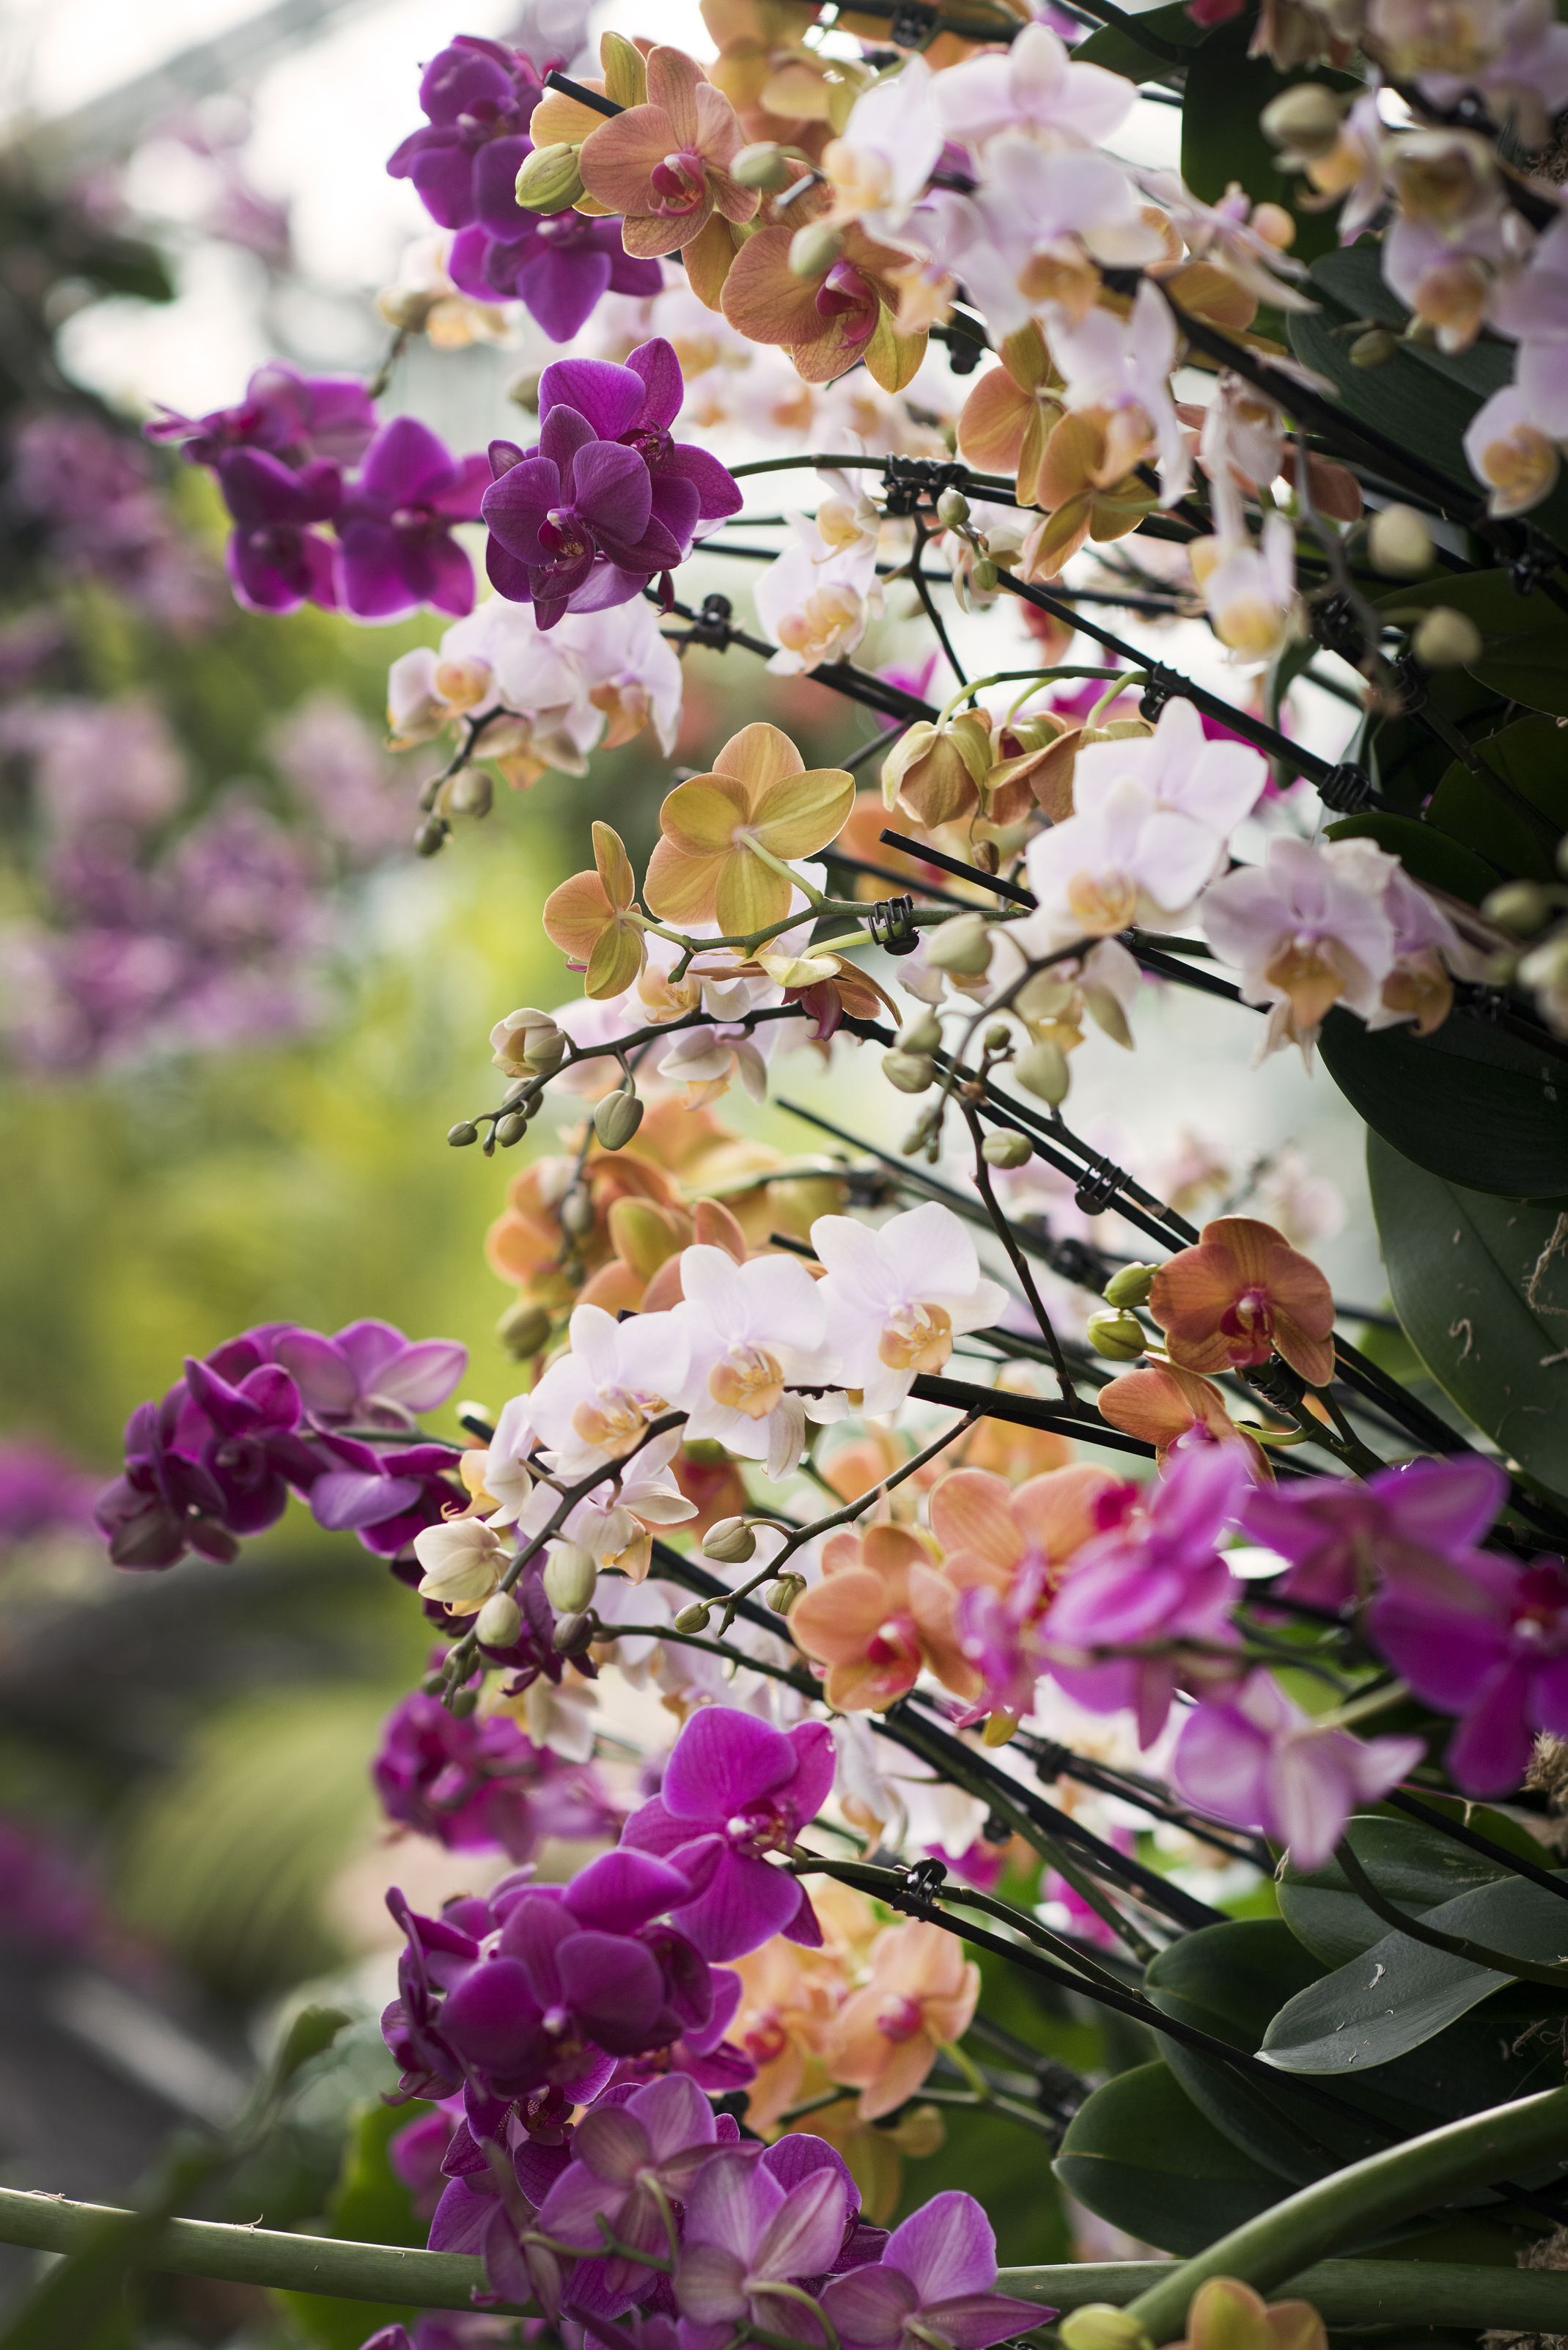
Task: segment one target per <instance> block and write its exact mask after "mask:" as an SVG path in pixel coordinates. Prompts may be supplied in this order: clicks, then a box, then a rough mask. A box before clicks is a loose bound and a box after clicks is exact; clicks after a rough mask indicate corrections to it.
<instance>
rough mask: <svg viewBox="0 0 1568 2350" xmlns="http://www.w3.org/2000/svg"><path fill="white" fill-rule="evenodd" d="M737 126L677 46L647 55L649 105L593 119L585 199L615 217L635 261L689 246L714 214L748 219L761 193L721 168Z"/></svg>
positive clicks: (738, 142) (739, 137)
mask: <svg viewBox="0 0 1568 2350" xmlns="http://www.w3.org/2000/svg"><path fill="white" fill-rule="evenodd" d="M743 144H744V133H743V132H742V129H741V125H740V122H739V120H738V119H737V117H736V114H735V109H734V108H733V107H732V105H731V103H730V101H729V99H727V98H726V97H725V96H724V94H723V92H722V90H718V89H715V88H713V85H712V83H711V81H709V79H708V78H707V77H706V75H705V74H704V73H703V71H702V68H701V66H699V65H698V64H696V62H695V61H694V60H693V59H692V58H691V57H687V56H686V54H685V52H684V51H683V50H681V49H667V48H658V49H654V50H652V51H651V52H650V54H649V59H648V102H647V104H646V105H643V106H630V107H628V108H627V109H626V111H625V113H624V114H618V115H617V116H616V117H615V119H614V120H613V121H610V122H601V123H600V124H599V126H598V128H597V130H595V131H594V132H593V134H592V135H591V137H589V138H588V139H587V140H585V142H584V145H583V150H582V153H581V155H580V157H579V158H578V169H579V170H580V171H581V172H582V175H583V185H584V187H585V188H586V189H587V192H588V193H589V195H590V196H593V197H595V198H596V199H597V202H598V203H601V204H603V205H604V206H606V208H607V210H608V211H610V212H613V213H621V214H622V216H623V218H622V226H621V243H622V244H624V246H625V247H626V250H627V251H628V253H629V254H634V255H638V256H639V258H642V259H644V260H647V259H650V258H652V256H653V255H656V254H661V253H679V252H680V251H681V250H683V248H684V247H686V246H687V245H690V244H694V243H695V241H696V239H697V238H698V237H699V236H701V234H702V231H703V230H704V229H705V228H706V227H707V225H708V223H709V222H710V220H711V218H712V216H713V214H714V213H715V212H717V213H720V214H721V215H722V218H723V219H725V220H728V221H749V220H750V219H751V218H752V217H753V214H754V213H755V212H756V209H757V205H758V203H760V201H761V199H760V198H759V196H758V194H757V192H756V190H755V189H754V188H742V186H741V184H740V182H739V181H738V180H732V178H731V176H730V172H729V166H730V164H731V163H732V162H733V161H734V159H735V157H736V155H737V154H738V153H739V151H740V150H741V148H742V145H743Z"/></svg>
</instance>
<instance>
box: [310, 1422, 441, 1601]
mask: <svg viewBox="0 0 1568 2350" xmlns="http://www.w3.org/2000/svg"><path fill="white" fill-rule="evenodd" d="M319 1443H320V1447H321V1451H322V1453H323V1455H324V1456H325V1458H324V1459H323V1461H321V1463H320V1465H319V1473H318V1475H317V1481H316V1482H315V1484H314V1485H313V1486H312V1488H311V1492H310V1508H311V1513H312V1515H313V1516H314V1518H315V1520H316V1523H317V1525H318V1526H325V1527H326V1529H327V1533H328V1534H358V1537H359V1540H360V1542H361V1543H362V1544H364V1547H365V1548H366V1549H367V1550H368V1551H370V1552H371V1553H373V1555H375V1556H376V1557H377V1558H396V1557H397V1556H398V1554H399V1553H400V1551H405V1550H407V1548H408V1546H409V1544H410V1543H411V1542H412V1541H413V1538H414V1536H415V1535H416V1534H421V1533H422V1532H423V1531H424V1529H425V1527H426V1526H435V1525H439V1524H440V1523H441V1519H442V1517H443V1516H444V1515H445V1513H447V1511H448V1510H450V1509H452V1508H454V1507H456V1506H457V1504H458V1503H459V1502H460V1500H461V1498H462V1497H461V1495H460V1493H459V1491H458V1488H457V1486H456V1485H455V1484H453V1483H452V1463H453V1461H454V1459H455V1457H456V1456H455V1455H454V1454H453V1452H452V1450H451V1448H450V1447H449V1446H447V1445H444V1444H408V1445H403V1446H400V1448H399V1449H398V1450H397V1451H386V1452H378V1451H376V1450H375V1448H374V1446H372V1445H369V1444H361V1443H360V1442H359V1441H358V1439H357V1438H355V1437H348V1436H323V1437H322V1438H321V1439H319ZM413 1579H414V1580H416V1581H417V1580H418V1577H417V1576H416V1577H414V1578H413ZM442 1620H443V1621H444V1620H445V1616H444V1611H443V1615H442Z"/></svg>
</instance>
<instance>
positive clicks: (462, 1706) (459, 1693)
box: [452, 1681, 479, 1721]
mask: <svg viewBox="0 0 1568 2350" xmlns="http://www.w3.org/2000/svg"><path fill="white" fill-rule="evenodd" d="M478 1703H479V1691H478V1690H476V1689H475V1688H474V1686H473V1683H472V1681H465V1682H464V1684H463V1686H462V1689H460V1690H453V1691H452V1712H453V1713H455V1714H456V1716H457V1718H458V1720H459V1721H466V1720H467V1719H468V1716H469V1715H470V1714H471V1713H472V1711H473V1710H474V1707H475V1706H476V1705H477V1704H478Z"/></svg>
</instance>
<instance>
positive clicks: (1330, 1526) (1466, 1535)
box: [1239, 1452, 1508, 1607]
mask: <svg viewBox="0 0 1568 2350" xmlns="http://www.w3.org/2000/svg"><path fill="white" fill-rule="evenodd" d="M1507 1498H1508V1479H1507V1477H1506V1475H1505V1474H1504V1473H1503V1471H1502V1470H1501V1469H1500V1468H1499V1467H1498V1465H1497V1463H1496V1462H1495V1461H1486V1460H1483V1459H1482V1458H1481V1457H1480V1454H1479V1453H1473V1452H1472V1453H1463V1454H1460V1455H1459V1456H1458V1457H1457V1458H1455V1459H1452V1460H1448V1461H1411V1462H1410V1463H1409V1464H1408V1465H1407V1467H1404V1468H1399V1469H1385V1470H1383V1471H1381V1472H1380V1473H1379V1474H1378V1475H1376V1476H1374V1477H1369V1478H1368V1479H1367V1481H1366V1484H1365V1485H1357V1484H1351V1483H1349V1482H1346V1481H1345V1479H1343V1478H1339V1477H1311V1478H1302V1479H1301V1480H1299V1481H1298V1482H1293V1483H1292V1484H1291V1485H1290V1486H1288V1487H1275V1486H1272V1485H1262V1486H1254V1487H1253V1488H1252V1490H1251V1492H1249V1493H1246V1494H1244V1495H1243V1496H1242V1499H1241V1509H1240V1513H1239V1514H1240V1516H1241V1523H1242V1525H1243V1527H1244V1528H1245V1529H1246V1531H1247V1533H1248V1534H1251V1536H1252V1538H1253V1540H1254V1541H1256V1542H1260V1543H1262V1544H1266V1546H1267V1547H1268V1548H1269V1549H1270V1550H1272V1551H1277V1552H1278V1553H1279V1554H1280V1555H1281V1557H1282V1558H1285V1559H1288V1560H1289V1561H1290V1566H1289V1570H1288V1572H1287V1573H1286V1574H1285V1575H1282V1577H1281V1578H1280V1581H1279V1584H1278V1585H1277V1586H1276V1588H1277V1589H1279V1590H1280V1591H1282V1593H1284V1594H1285V1596H1287V1597H1288V1598H1291V1599H1303V1600H1307V1601H1310V1602H1311V1604H1312V1605H1313V1606H1314V1607H1348V1606H1349V1605H1351V1603H1352V1602H1354V1601H1355V1600H1358V1599H1364V1598H1366V1597H1367V1596H1369V1594H1370V1591H1371V1589H1372V1587H1373V1586H1374V1585H1375V1584H1376V1580H1377V1577H1378V1575H1379V1574H1380V1573H1381V1571H1382V1570H1383V1568H1384V1566H1385V1565H1386V1564H1388V1563H1392V1564H1394V1565H1397V1566H1398V1567H1400V1568H1402V1569H1403V1570H1404V1571H1405V1572H1407V1573H1409V1572H1414V1571H1418V1570H1419V1567H1420V1565H1421V1563H1422V1561H1423V1560H1424V1559H1426V1558H1428V1557H1429V1556H1432V1555H1436V1556H1437V1557H1438V1558H1446V1559H1453V1558H1456V1557H1458V1556H1459V1555H1462V1554H1464V1553H1466V1552H1468V1551H1469V1549H1470V1547H1471V1546H1472V1544H1476V1543H1478V1542H1480V1538H1481V1536H1482V1535H1483V1534H1485V1533H1486V1532H1487V1530H1488V1529H1489V1527H1490V1525H1491V1523H1492V1522H1493V1520H1494V1519H1495V1518H1496V1516H1497V1513H1498V1512H1499V1510H1501V1507H1502V1505H1503V1503H1504V1502H1505V1501H1506V1500H1507Z"/></svg>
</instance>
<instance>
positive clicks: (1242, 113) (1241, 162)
mask: <svg viewBox="0 0 1568 2350" xmlns="http://www.w3.org/2000/svg"><path fill="white" fill-rule="evenodd" d="M1256 25H1257V19H1256V17H1255V16H1254V15H1253V14H1252V12H1251V10H1249V11H1248V12H1247V13H1246V14H1245V15H1243V16H1233V17H1232V18H1231V21H1230V22H1229V23H1228V24H1224V25H1218V26H1215V28H1214V30H1213V31H1212V32H1211V33H1210V35H1209V36H1208V38H1207V39H1206V40H1204V41H1203V42H1202V43H1201V44H1200V45H1199V47H1198V49H1197V50H1196V51H1195V52H1194V55H1193V58H1192V62H1191V64H1190V65H1189V67H1188V68H1187V91H1186V99H1185V103H1184V104H1183V107H1182V110H1181V176H1182V178H1183V179H1184V180H1185V181H1186V182H1187V184H1188V186H1189V188H1190V189H1191V190H1192V192H1193V193H1194V194H1195V195H1198V196H1201V197H1202V198H1203V200H1204V202H1205V203H1218V202H1219V201H1220V197H1221V196H1222V195H1223V194H1224V193H1225V191H1226V189H1227V188H1228V187H1229V186H1230V185H1231V182H1232V181H1235V180H1239V181H1240V182H1241V185H1242V186H1243V187H1244V188H1245V189H1246V191H1247V193H1248V194H1249V195H1250V196H1251V198H1252V199H1253V201H1254V203H1264V202H1266V203H1275V204H1281V205H1282V206H1283V207H1284V209H1285V210H1286V211H1287V212H1288V213H1290V214H1291V217H1292V218H1293V221H1294V222H1295V224H1296V234H1295V241H1294V243H1293V244H1292V246H1291V254H1292V255H1293V258H1294V259H1296V260H1298V261H1311V260H1313V259H1314V257H1315V256H1316V255H1319V254H1325V253H1327V252H1328V250H1329V249H1330V247H1331V246H1333V245H1334V244H1336V242H1337V240H1338V234H1339V232H1338V228H1337V226H1336V224H1335V221H1334V214H1333V213H1330V212H1308V211H1307V210H1305V209H1304V207H1303V204H1302V196H1303V192H1306V190H1305V182H1303V179H1302V177H1301V174H1300V173H1299V172H1282V171H1281V169H1280V161H1279V151H1278V149H1277V148H1276V147H1274V145H1273V144H1272V141H1271V140H1268V139H1266V138H1265V137H1264V135H1263V133H1262V130H1261V129H1260V127H1259V123H1258V117H1259V116H1260V115H1261V114H1262V110H1263V109H1264V107H1266V106H1267V105H1268V104H1269V103H1270V101H1271V99H1276V98H1278V96H1279V94H1280V92H1281V91H1282V89H1287V88H1297V87H1298V86H1300V85H1302V84H1303V83H1312V82H1317V83H1321V84H1323V85H1324V87H1325V88H1329V89H1349V88H1352V87H1353V85H1352V83H1351V81H1350V79H1349V77H1348V76H1346V75H1345V74H1341V73H1333V72H1329V71H1321V70H1319V71H1313V72H1310V73H1301V72H1297V73H1293V74H1291V75H1289V76H1286V75H1283V74H1279V73H1276V72H1275V71H1274V68H1273V67H1272V65H1271V64H1270V62H1269V60H1268V58H1267V57H1249V56H1248V54H1247V49H1248V45H1249V43H1250V42H1251V37H1252V35H1253V32H1254V31H1255V29H1256ZM1074 54H1075V56H1081V55H1083V54H1084V52H1083V51H1081V50H1075V52H1074Z"/></svg>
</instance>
